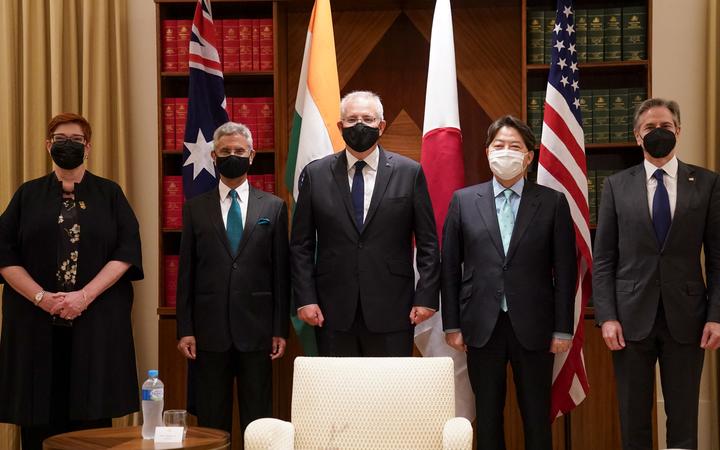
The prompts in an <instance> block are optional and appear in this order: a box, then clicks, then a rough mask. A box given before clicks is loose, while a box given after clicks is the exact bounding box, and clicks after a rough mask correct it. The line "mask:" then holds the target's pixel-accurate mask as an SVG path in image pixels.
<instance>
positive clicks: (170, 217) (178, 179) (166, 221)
mask: <svg viewBox="0 0 720 450" xmlns="http://www.w3.org/2000/svg"><path fill="white" fill-rule="evenodd" d="M162 185H163V204H162V211H163V227H164V228H182V207H183V189H182V176H180V175H178V176H175V175H165V176H163V180H162Z"/></svg>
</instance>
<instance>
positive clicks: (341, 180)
mask: <svg viewBox="0 0 720 450" xmlns="http://www.w3.org/2000/svg"><path fill="white" fill-rule="evenodd" d="M346 151H347V150H344V151H342V152H340V153H338V154H337V155H335V162H334V163H333V165H332V166H331V170H332V173H333V178H334V179H335V184H337V188H338V191H337V192H338V193H339V195H340V198H341V199H342V202H343V203H344V204H345V211H347V213H348V218H349V219H350V222H351V223H352V224H353V225H352V227H353V228H354V229H355V230H356V231H358V232H359V230H357V225H356V224H355V216H354V214H353V206H352V199H351V198H350V187H349V186H348V168H347V156H346V155H345V152H346Z"/></svg>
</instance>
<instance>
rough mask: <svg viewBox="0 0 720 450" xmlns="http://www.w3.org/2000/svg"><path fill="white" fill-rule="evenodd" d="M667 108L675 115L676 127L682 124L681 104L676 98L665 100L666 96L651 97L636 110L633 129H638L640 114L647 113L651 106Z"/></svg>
mask: <svg viewBox="0 0 720 450" xmlns="http://www.w3.org/2000/svg"><path fill="white" fill-rule="evenodd" d="M656 107H660V108H667V109H668V110H669V111H670V113H671V114H672V116H673V122H675V127H679V126H680V105H678V103H677V102H676V101H675V100H665V99H664V98H657V97H655V98H649V99H647V100H645V101H644V102H642V103H640V105H639V106H638V107H637V109H636V110H635V116H634V117H633V130H637V128H638V125H640V116H642V115H643V114H645V113H646V112H647V111H648V110H649V109H650V108H656Z"/></svg>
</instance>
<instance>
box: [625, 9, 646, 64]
mask: <svg viewBox="0 0 720 450" xmlns="http://www.w3.org/2000/svg"><path fill="white" fill-rule="evenodd" d="M622 24H623V25H622V34H623V49H622V57H623V58H622V59H623V60H624V61H639V60H644V59H647V50H646V48H647V8H646V7H644V6H626V7H624V8H623V9H622Z"/></svg>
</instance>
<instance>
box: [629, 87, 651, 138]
mask: <svg viewBox="0 0 720 450" xmlns="http://www.w3.org/2000/svg"><path fill="white" fill-rule="evenodd" d="M646 99H647V90H645V88H630V89H628V141H630V142H635V133H634V132H633V125H634V121H635V111H637V108H638V106H640V104H641V103H642V102H644V101H645V100H646Z"/></svg>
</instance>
